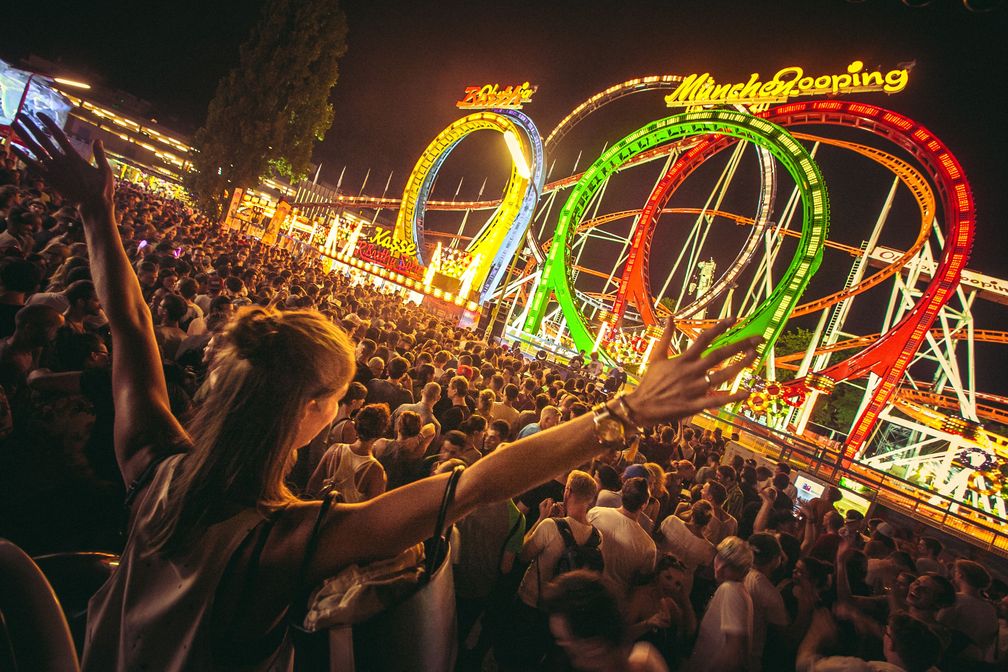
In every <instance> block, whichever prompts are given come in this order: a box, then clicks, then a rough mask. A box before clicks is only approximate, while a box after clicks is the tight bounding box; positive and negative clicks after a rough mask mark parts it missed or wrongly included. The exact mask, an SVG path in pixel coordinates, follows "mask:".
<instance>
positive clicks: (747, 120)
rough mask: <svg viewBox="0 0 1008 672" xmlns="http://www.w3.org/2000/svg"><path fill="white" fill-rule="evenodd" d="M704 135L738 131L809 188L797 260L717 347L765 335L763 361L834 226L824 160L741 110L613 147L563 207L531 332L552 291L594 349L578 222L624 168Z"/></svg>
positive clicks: (577, 336)
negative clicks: (583, 292) (581, 288)
mask: <svg viewBox="0 0 1008 672" xmlns="http://www.w3.org/2000/svg"><path fill="white" fill-rule="evenodd" d="M703 134H718V135H730V136H732V137H736V138H739V139H741V140H748V141H749V142H752V143H755V144H756V145H759V146H761V147H765V148H766V149H767V150H768V151H769V152H770V153H771V154H772V155H773V156H774V157H775V158H776V159H777V160H778V161H780V162H781V164H782V165H783V166H784V168H785V169H786V170H787V171H788V173H789V174H790V175H791V177H792V178H793V179H794V181H795V183H796V184H797V185H798V189H799V191H800V193H801V197H802V233H801V237H800V238H799V241H798V249H797V250H796V252H795V255H794V258H793V259H792V260H791V263H790V265H789V266H788V268H787V270H786V271H785V272H784V274H783V275H782V276H781V278H780V280H779V281H778V282H777V284H776V285H775V286H774V289H773V291H772V292H771V293H770V296H768V297H766V298H765V299H763V301H762V302H761V303H760V304H759V305H757V306H756V308H754V309H753V312H752V313H750V314H749V315H748V316H746V317H745V318H744V319H743V320H740V321H739V322H738V323H737V324H736V325H735V326H734V327H732V328H731V329H730V330H728V331H727V332H726V333H724V334H722V335H721V337H719V338H718V339H717V340H716V341H715V342H714V344H713V345H712V346H711V347H712V348H714V347H717V346H719V345H724V344H725V343H732V342H736V341H740V340H742V339H744V338H748V337H750V336H761V337H762V338H763V343H762V344H761V345H760V346H759V348H758V352H759V356H760V360H761V361H762V359H763V358H764V356H765V353H766V352H768V351H769V350H770V348H772V347H773V343H774V342H775V341H776V340H777V337H778V336H779V335H780V332H781V331H782V330H783V329H784V325H785V324H786V323H787V319H788V317H789V316H790V314H791V311H792V310H793V309H794V307H795V305H797V303H798V300H799V299H800V298H801V295H802V293H804V291H805V288H806V287H807V286H808V283H809V280H811V279H812V276H813V275H814V274H815V272H816V271H817V270H818V269H819V266H820V264H821V263H822V257H823V244H824V243H825V241H826V234H827V232H828V229H829V197H828V194H827V192H826V183H825V181H824V180H823V177H822V173H821V172H820V170H819V166H818V165H817V164H816V162H815V161H814V160H813V159H812V156H811V155H810V154H809V153H808V151H807V150H806V149H805V148H804V147H802V145H801V143H799V142H798V141H797V140H795V139H794V137H793V136H792V135H791V134H790V133H788V132H787V131H786V130H785V129H783V128H782V127H780V126H778V125H777V124H774V123H771V122H769V121H766V120H764V119H760V118H758V117H754V116H752V115H750V114H747V113H744V112H739V111H736V110H705V111H702V112H688V113H686V114H679V115H675V116H672V117H666V118H664V119H659V120H658V121H655V122H652V123H650V124H648V125H647V126H644V127H643V128H640V129H638V130H636V131H634V132H633V133H631V134H630V135H628V136H626V137H625V138H623V139H622V140H620V141H619V142H617V143H615V144H614V145H612V146H611V147H610V148H609V149H608V150H606V151H605V152H604V153H603V154H602V156H600V157H599V158H598V159H597V160H596V161H595V163H593V164H592V165H591V167H590V168H589V169H588V170H587V172H585V174H584V176H583V177H582V178H581V180H580V181H579V182H578V183H577V184H576V185H575V186H574V189H573V190H572V191H571V195H570V197H569V198H568V199H567V202H566V203H565V204H564V206H563V208H562V209H561V211H560V218H559V221H558V222H557V226H556V230H555V232H554V234H553V243H552V245H551V246H550V251H549V254H548V256H547V258H546V262H545V263H544V265H543V272H542V277H541V279H540V282H539V285H538V286H537V287H536V291H535V293H534V295H533V297H532V303H531V306H530V307H529V312H528V315H527V316H526V318H525V324H524V331H525V332H526V333H532V334H534V333H538V331H539V328H540V326H541V325H542V320H543V316H544V315H545V313H546V307H547V304H548V303H549V298H550V295H551V294H552V295H553V296H555V297H556V300H557V302H558V303H559V304H560V308H561V309H562V310H563V314H564V317H565V318H566V320H567V328H568V329H569V330H570V334H571V338H572V339H573V340H574V345H575V347H577V348H578V349H579V350H585V351H590V350H591V349H592V348H593V347H594V345H595V335H594V334H592V332H591V330H590V329H589V327H588V325H587V324H586V323H585V320H584V317H583V316H582V315H581V311H579V310H578V309H577V306H576V305H575V303H574V298H573V291H572V282H571V270H572V265H571V263H570V249H571V243H572V242H573V237H574V234H575V232H576V230H577V224H578V223H579V222H580V221H581V218H582V217H583V215H584V213H585V210H586V209H587V207H588V204H589V203H590V202H591V200H592V198H593V197H594V196H595V193H596V192H597V191H598V190H599V188H601V186H602V184H604V183H605V181H606V179H607V178H608V177H609V176H610V175H612V174H613V173H614V172H615V171H616V170H618V169H619V168H620V166H622V165H623V164H625V163H626V162H628V161H630V160H631V159H632V158H634V157H635V156H637V155H638V154H640V153H641V152H644V151H646V150H648V149H651V148H653V147H656V146H658V145H663V144H665V143H668V142H672V141H674V140H678V139H680V138H684V137H688V136H692V135H703Z"/></svg>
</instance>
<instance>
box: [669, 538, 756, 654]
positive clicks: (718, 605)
mask: <svg viewBox="0 0 1008 672" xmlns="http://www.w3.org/2000/svg"><path fill="white" fill-rule="evenodd" d="M752 560H753V554H752V550H751V549H750V548H749V544H747V543H746V542H744V541H742V540H741V539H739V538H738V537H727V538H725V539H724V540H723V541H722V542H721V543H720V544H718V547H717V555H715V556H714V577H715V578H716V579H717V580H718V582H719V584H720V585H719V586H718V588H717V590H716V591H715V592H714V597H713V598H711V601H710V604H709V605H707V611H706V612H704V617H703V620H702V621H701V622H700V630H699V634H698V635H697V640H696V645H695V646H694V647H693V655H692V656H691V657H690V659H689V662H688V663H687V664H686V668H685V669H686V670H688V672H741V671H742V670H745V669H746V668H747V667H748V665H749V660H750V647H751V644H752V627H753V623H752V621H753V617H752V611H753V605H752V599H751V598H750V597H749V593H748V591H746V589H745V586H744V585H743V583H742V580H743V579H744V578H745V575H746V574H747V573H748V572H749V569H750V568H751V567H752Z"/></svg>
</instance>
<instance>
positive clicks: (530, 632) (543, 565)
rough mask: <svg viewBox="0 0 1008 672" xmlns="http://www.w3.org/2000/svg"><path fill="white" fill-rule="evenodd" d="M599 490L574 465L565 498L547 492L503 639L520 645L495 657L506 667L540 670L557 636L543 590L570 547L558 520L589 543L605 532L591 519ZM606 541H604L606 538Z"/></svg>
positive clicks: (527, 546)
mask: <svg viewBox="0 0 1008 672" xmlns="http://www.w3.org/2000/svg"><path fill="white" fill-rule="evenodd" d="M597 489H598V486H597V485H596V483H595V479H594V478H592V477H591V475H590V474H587V473H585V472H583V471H578V470H574V471H572V472H571V473H570V474H569V475H568V476H567V483H566V486H565V487H564V495H563V502H560V503H557V502H554V501H553V500H552V499H551V498H549V497H547V498H546V499H544V500H542V501H541V502H540V503H539V519H538V520H537V521H536V523H535V525H534V526H533V527H532V529H531V530H529V532H528V534H526V535H525V541H524V544H523V545H522V551H521V556H520V557H521V560H522V562H525V563H529V566H528V569H526V570H525V575H524V577H522V582H521V585H520V586H519V587H518V602H517V603H516V604H515V605H514V608H513V609H512V610H511V613H510V614H509V615H508V618H507V619H506V620H507V624H506V626H505V631H507V632H505V633H503V635H502V640H504V641H509V642H511V641H514V642H520V645H514V646H512V645H510V644H509V645H508V646H504V647H498V648H497V649H495V651H494V656H495V657H496V659H497V661H498V663H500V664H501V666H502V668H504V669H520V670H524V669H535V668H537V667H538V665H539V664H540V663H541V662H542V659H543V658H544V657H545V655H546V653H547V651H548V650H549V648H550V646H551V644H552V638H551V637H550V633H549V626H548V623H547V621H548V619H547V617H546V614H545V613H544V612H542V611H541V610H540V604H541V602H542V596H543V591H545V590H546V588H547V587H548V585H549V583H550V581H552V580H553V578H554V576H555V575H556V572H557V566H558V564H559V562H560V559H561V557H562V556H563V554H564V550H565V548H566V546H567V545H566V543H565V542H564V538H563V535H562V534H561V532H560V529H559V527H558V526H557V523H558V520H563V522H564V523H566V525H567V527H568V528H569V529H570V531H571V535H572V536H573V537H574V541H575V542H576V543H577V544H579V545H584V544H587V543H588V541H589V539H590V538H591V537H593V536H600V534H599V533H598V532H597V531H596V530H595V528H593V527H592V525H591V524H590V523H589V522H588V519H587V516H588V509H589V507H591V505H592V502H593V501H595V494H596V491H597ZM553 516H563V518H559V519H558V518H554V517H553ZM561 524H563V523H561ZM600 543H604V539H601V540H600Z"/></svg>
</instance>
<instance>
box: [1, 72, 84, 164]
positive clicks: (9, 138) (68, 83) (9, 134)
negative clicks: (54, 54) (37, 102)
mask: <svg viewBox="0 0 1008 672" xmlns="http://www.w3.org/2000/svg"><path fill="white" fill-rule="evenodd" d="M36 77H42V78H43V79H44V78H46V77H47V75H43V74H41V73H38V72H32V73H30V74H29V75H28V79H27V80H25V87H24V91H22V92H21V100H19V101H18V106H17V111H16V112H14V118H15V119H16V118H17V117H18V115H20V114H21V110H22V108H24V104H25V100H26V99H27V98H28V89H30V88H31V83H32V80H33V79H35V78H36ZM51 79H52V81H54V82H59V83H60V84H63V85H64V86H72V87H74V88H77V89H90V88H91V85H90V84H87V83H85V82H78V81H77V80H74V79H65V78H63V77H52V78H51ZM13 139H14V122H13V120H11V125H10V126H8V127H7V147H6V154H7V156H10V154H11V142H12V140H13Z"/></svg>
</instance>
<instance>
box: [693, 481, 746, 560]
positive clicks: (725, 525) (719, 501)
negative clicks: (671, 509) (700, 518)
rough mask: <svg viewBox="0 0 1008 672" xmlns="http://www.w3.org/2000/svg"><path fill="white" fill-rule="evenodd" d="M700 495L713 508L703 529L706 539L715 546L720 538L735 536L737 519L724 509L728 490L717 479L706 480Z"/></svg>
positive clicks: (719, 541)
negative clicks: (705, 527) (712, 513)
mask: <svg viewBox="0 0 1008 672" xmlns="http://www.w3.org/2000/svg"><path fill="white" fill-rule="evenodd" d="M700 496H701V497H702V498H703V499H704V501H707V502H709V503H710V505H711V508H712V509H713V510H714V515H712V516H711V520H710V522H709V523H707V529H706V530H704V536H706V537H707V540H708V541H710V542H711V543H712V544H714V545H715V546H717V545H718V544H720V543H721V540H722V539H724V538H726V537H732V536H735V533H736V532H737V531H738V521H737V520H735V517H734V516H732V515H731V514H730V513H728V512H727V511H725V509H724V503H725V500H726V499H728V491H727V490H725V487H724V486H723V485H721V484H720V483H718V482H717V481H708V482H707V483H705V484H704V486H703V490H702V491H701V495H700Z"/></svg>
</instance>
